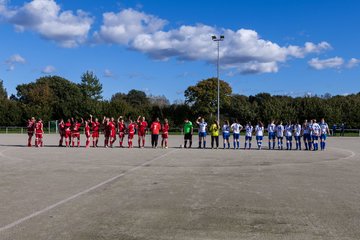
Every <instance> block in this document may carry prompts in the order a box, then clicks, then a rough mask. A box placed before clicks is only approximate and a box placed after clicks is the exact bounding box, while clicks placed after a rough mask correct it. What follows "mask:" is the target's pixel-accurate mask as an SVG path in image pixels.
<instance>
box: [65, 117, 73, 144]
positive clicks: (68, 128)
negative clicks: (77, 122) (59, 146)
mask: <svg viewBox="0 0 360 240" xmlns="http://www.w3.org/2000/svg"><path fill="white" fill-rule="evenodd" d="M71 126H72V124H71V120H70V119H68V120H67V122H66V123H65V145H66V147H70V142H71Z"/></svg>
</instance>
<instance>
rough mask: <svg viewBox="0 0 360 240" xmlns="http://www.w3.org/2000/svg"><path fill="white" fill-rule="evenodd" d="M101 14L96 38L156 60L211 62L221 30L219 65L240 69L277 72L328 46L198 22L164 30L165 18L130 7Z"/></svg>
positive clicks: (326, 44) (246, 71)
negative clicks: (214, 39)
mask: <svg viewBox="0 0 360 240" xmlns="http://www.w3.org/2000/svg"><path fill="white" fill-rule="evenodd" d="M103 18H104V19H103V25H102V26H101V29H100V32H97V33H95V37H96V38H97V39H98V40H102V41H103V42H106V43H115V44H120V45H125V46H126V47H129V48H130V49H133V50H136V51H140V52H143V53H145V54H147V55H148V56H150V57H151V58H153V59H158V60H167V59H169V58H172V57H174V58H177V59H179V60H202V61H206V62H208V63H214V62H215V61H216V58H217V52H216V44H215V43H214V42H212V40H211V36H212V35H214V34H216V35H219V34H222V35H224V36H225V41H223V42H221V47H220V57H221V67H222V68H226V69H228V68H234V69H236V72H241V73H264V72H277V71H278V70H279V64H280V63H284V62H286V61H288V60H289V59H290V58H304V57H305V56H306V55H308V54H311V53H320V52H322V51H325V50H328V49H331V46H330V44H329V43H327V42H321V43H319V44H315V43H311V42H307V43H305V44H304V46H293V45H291V46H279V45H278V44H277V43H274V42H271V41H269V40H265V39H262V38H261V37H260V36H259V35H258V33H257V32H256V31H254V30H250V29H239V30H237V31H233V30H231V29H218V28H215V27H212V26H208V25H201V24H198V25H195V26H189V25H183V26H180V27H179V28H175V29H170V30H164V26H165V24H166V21H165V20H162V19H160V18H158V17H156V16H153V15H148V14H146V13H144V12H139V11H136V10H133V9H125V10H122V11H120V12H119V13H112V12H109V13H105V14H104V15H103Z"/></svg>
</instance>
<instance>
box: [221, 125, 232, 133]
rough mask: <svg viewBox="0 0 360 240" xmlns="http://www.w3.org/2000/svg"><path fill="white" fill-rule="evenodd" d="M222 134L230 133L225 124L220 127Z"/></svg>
mask: <svg viewBox="0 0 360 240" xmlns="http://www.w3.org/2000/svg"><path fill="white" fill-rule="evenodd" d="M222 132H223V133H230V127H229V125H227V124H224V125H223V127H222Z"/></svg>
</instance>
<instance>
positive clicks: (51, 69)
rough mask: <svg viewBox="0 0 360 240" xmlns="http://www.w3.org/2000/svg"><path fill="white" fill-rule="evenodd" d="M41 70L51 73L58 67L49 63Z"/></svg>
mask: <svg viewBox="0 0 360 240" xmlns="http://www.w3.org/2000/svg"><path fill="white" fill-rule="evenodd" d="M41 72H42V73H44V74H51V73H53V72H56V68H55V67H54V66H51V65H48V66H46V67H44V68H43V69H42V70H41Z"/></svg>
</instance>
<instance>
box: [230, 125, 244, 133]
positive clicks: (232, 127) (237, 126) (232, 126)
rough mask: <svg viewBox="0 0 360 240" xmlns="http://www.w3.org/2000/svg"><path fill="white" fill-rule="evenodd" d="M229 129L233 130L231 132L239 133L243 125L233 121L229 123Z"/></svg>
mask: <svg viewBox="0 0 360 240" xmlns="http://www.w3.org/2000/svg"><path fill="white" fill-rule="evenodd" d="M231 129H232V130H233V133H237V134H239V133H240V131H241V129H243V126H241V124H240V123H233V124H231Z"/></svg>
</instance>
